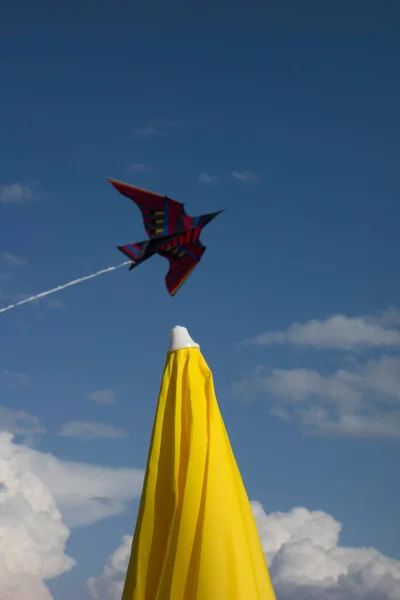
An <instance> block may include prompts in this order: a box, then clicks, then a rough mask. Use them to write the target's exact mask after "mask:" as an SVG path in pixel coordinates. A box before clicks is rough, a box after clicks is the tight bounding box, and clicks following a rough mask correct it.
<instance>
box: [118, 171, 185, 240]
mask: <svg viewBox="0 0 400 600" xmlns="http://www.w3.org/2000/svg"><path fill="white" fill-rule="evenodd" d="M108 181H109V182H110V183H111V184H112V185H113V186H114V187H115V189H116V190H117V191H118V192H119V193H120V194H122V195H123V196H126V197H127V198H129V199H130V200H132V201H133V202H134V203H135V204H136V205H137V206H138V207H139V208H140V210H141V212H142V215H143V222H144V227H145V229H146V232H147V235H148V236H149V237H150V238H158V237H162V236H165V235H170V234H172V233H179V232H181V231H185V230H186V229H190V228H191V227H192V224H193V222H194V219H193V218H192V217H189V216H188V215H187V214H186V213H185V210H184V208H183V204H181V203H180V202H176V200H171V199H170V198H167V196H161V194H155V193H154V192H149V191H147V190H143V189H141V188H138V187H135V186H133V185H129V184H127V183H122V182H121V181H115V180H114V179H109V180H108Z"/></svg>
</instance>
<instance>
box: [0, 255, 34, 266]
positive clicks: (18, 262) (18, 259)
mask: <svg viewBox="0 0 400 600" xmlns="http://www.w3.org/2000/svg"><path fill="white" fill-rule="evenodd" d="M0 258H1V261H2V262H3V263H4V264H5V265H7V266H8V267H24V266H25V265H26V264H27V262H28V261H27V260H26V258H23V257H22V256H15V254H11V253H10V252H2V253H1V255H0Z"/></svg>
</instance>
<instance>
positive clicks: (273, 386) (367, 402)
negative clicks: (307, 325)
mask: <svg viewBox="0 0 400 600" xmlns="http://www.w3.org/2000/svg"><path fill="white" fill-rule="evenodd" d="M255 391H258V392H263V393H265V394H267V397H268V399H269V400H270V401H271V402H272V411H271V412H273V414H275V415H276V416H278V417H280V418H282V419H286V420H288V421H294V422H297V423H299V424H300V425H301V426H302V427H304V428H306V429H307V430H309V431H311V432H320V433H324V434H327V435H343V436H354V437H400V356H381V357H380V358H378V359H375V360H369V361H367V362H366V363H365V364H364V365H361V366H355V367H354V368H353V369H352V370H345V369H340V370H338V371H336V372H334V373H331V374H326V375H324V374H321V373H319V372H318V371H316V370H311V369H272V370H267V369H264V370H263V369H260V368H259V369H257V370H256V371H255V372H254V373H253V374H251V375H250V376H249V377H248V378H247V379H245V380H244V381H241V382H238V383H236V384H235V385H234V392H235V393H236V394H241V395H243V394H251V393H252V392H255Z"/></svg>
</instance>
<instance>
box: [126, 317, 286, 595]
mask: <svg viewBox="0 0 400 600" xmlns="http://www.w3.org/2000/svg"><path fill="white" fill-rule="evenodd" d="M122 600H275V594H274V591H273V588H272V584H271V581H270V578H269V574H268V569H267V565H266V562H265V558H264V554H263V551H262V547H261V543H260V540H259V537H258V532H257V529H256V525H255V521H254V518H253V514H252V511H251V507H250V503H249V500H248V497H247V494H246V490H245V488H244V485H243V482H242V478H241V476H240V472H239V469H238V467H237V464H236V461H235V457H234V455H233V452H232V449H231V445H230V442H229V438H228V434H227V432H226V429H225V426H224V422H223V420H222V416H221V413H220V411H219V408H218V403H217V399H216V396H215V392H214V384H213V378H212V373H211V371H210V369H209V367H208V365H207V363H206V362H205V360H204V358H203V356H202V354H201V352H200V348H199V346H198V344H196V343H195V342H194V341H193V340H192V339H191V337H190V336H189V333H188V331H187V329H186V328H184V327H175V329H174V330H173V331H172V335H171V344H170V348H169V351H168V356H167V360H166V365H165V370H164V375H163V379H162V382H161V389H160V395H159V400H158V406H157V412H156V416H155V421H154V427H153V434H152V439H151V444H150V451H149V456H148V462H147V469H146V476H145V480H144V487H143V492H142V498H141V503H140V509H139V514H138V519H137V523H136V529H135V534H134V538H133V543H132V549H131V556H130V561H129V566H128V571H127V575H126V580H125V586H124V591H123V594H122Z"/></svg>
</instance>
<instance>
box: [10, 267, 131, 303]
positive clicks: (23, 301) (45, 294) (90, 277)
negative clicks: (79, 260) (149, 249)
mask: <svg viewBox="0 0 400 600" xmlns="http://www.w3.org/2000/svg"><path fill="white" fill-rule="evenodd" d="M131 263H132V261H131V260H126V261H125V262H123V263H121V264H120V265H116V266H114V267H108V269H102V270H101V271H97V273H92V275H87V276H86V277H81V278H80V279H75V280H74V281H70V282H69V283H65V284H64V285H59V286H57V287H55V288H53V289H52V290H47V292H42V293H41V294H36V296H30V297H29V298H25V299H24V300H21V301H20V302H16V303H15V304H10V305H9V306H5V307H4V308H0V313H2V312H6V310H11V309H12V308H16V307H17V306H21V304H26V303H27V302H33V301H34V300H39V298H43V297H44V296H48V295H49V294H54V293H55V292H60V291H61V290H65V288H67V287H70V286H71V285H76V284H77V283H81V282H82V281H87V280H88V279H93V277H98V276H99V275H103V274H104V273H109V272H110V271H116V270H117V269H120V268H121V267H124V266H125V265H129V264H131Z"/></svg>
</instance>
